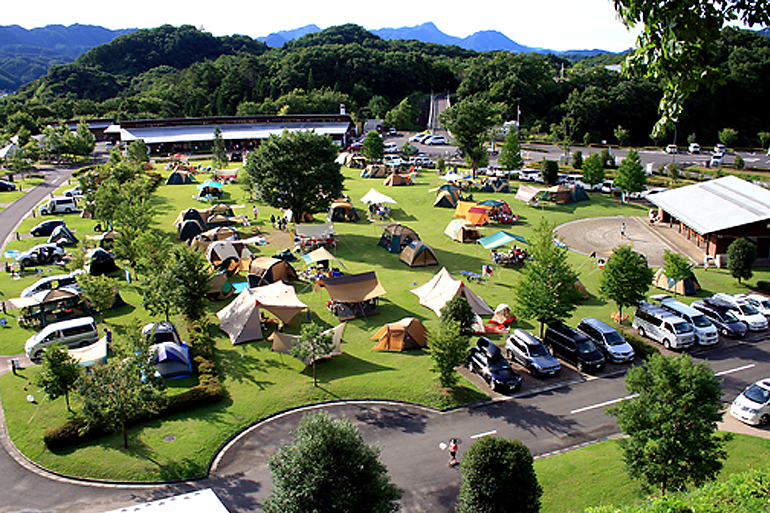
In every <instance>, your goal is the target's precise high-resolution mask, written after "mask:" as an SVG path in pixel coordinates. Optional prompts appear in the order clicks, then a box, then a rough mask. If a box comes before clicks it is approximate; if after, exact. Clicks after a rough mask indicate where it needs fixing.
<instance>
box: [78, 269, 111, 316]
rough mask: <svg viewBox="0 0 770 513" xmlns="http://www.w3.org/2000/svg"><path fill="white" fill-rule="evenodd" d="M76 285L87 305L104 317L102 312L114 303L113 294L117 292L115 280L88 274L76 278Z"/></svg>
mask: <svg viewBox="0 0 770 513" xmlns="http://www.w3.org/2000/svg"><path fill="white" fill-rule="evenodd" d="M76 279H77V281H78V285H79V286H80V288H81V289H82V290H83V296H84V297H85V298H86V301H88V304H89V305H90V306H91V308H93V309H94V310H96V311H97V312H99V313H100V314H102V316H104V312H106V311H107V310H109V308H110V307H111V306H112V304H113V303H114V302H115V293H116V292H117V287H118V280H117V278H110V277H109V276H105V275H101V276H91V275H90V274H88V273H83V274H79V275H78V276H77V278H76Z"/></svg>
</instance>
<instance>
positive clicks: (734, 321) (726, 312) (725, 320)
mask: <svg viewBox="0 0 770 513" xmlns="http://www.w3.org/2000/svg"><path fill="white" fill-rule="evenodd" d="M690 306H692V307H693V308H695V309H696V310H698V311H699V312H703V315H705V316H706V317H708V320H710V321H711V322H713V323H714V326H716V327H717V329H718V330H719V333H721V334H722V335H723V336H725V337H744V336H746V332H748V331H749V329H748V328H747V327H746V324H745V323H742V322H741V321H739V320H738V318H737V317H736V316H735V314H734V313H732V312H731V311H730V309H729V308H726V307H724V306H721V305H718V304H716V303H712V302H711V301H709V300H708V298H706V299H705V300H703V301H701V300H698V301H693V302H692V305H690Z"/></svg>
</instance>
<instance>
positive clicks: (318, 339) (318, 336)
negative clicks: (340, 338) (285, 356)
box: [291, 322, 334, 387]
mask: <svg viewBox="0 0 770 513" xmlns="http://www.w3.org/2000/svg"><path fill="white" fill-rule="evenodd" d="M333 349H334V337H333V335H332V333H331V332H327V333H324V329H323V328H322V327H321V326H319V325H318V324H316V323H314V322H311V323H310V324H303V325H302V329H301V330H300V333H299V338H298V339H297V342H296V343H295V344H294V345H293V346H292V348H291V355H292V356H293V357H294V358H297V359H299V360H301V361H303V362H310V363H309V364H308V363H305V366H306V367H305V368H307V366H308V365H311V366H312V367H313V386H316V387H317V386H318V378H317V377H316V369H315V364H316V361H318V359H319V358H320V357H322V356H326V355H328V354H330V353H331V352H332V350H333Z"/></svg>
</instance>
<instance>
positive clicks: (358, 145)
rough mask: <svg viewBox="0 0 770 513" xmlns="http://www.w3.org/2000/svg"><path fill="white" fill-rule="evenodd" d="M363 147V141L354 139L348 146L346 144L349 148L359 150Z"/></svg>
mask: <svg viewBox="0 0 770 513" xmlns="http://www.w3.org/2000/svg"><path fill="white" fill-rule="evenodd" d="M363 147H364V143H362V142H359V141H354V142H353V143H352V144H351V145H350V146H348V149H349V150H360V149H361V148H363Z"/></svg>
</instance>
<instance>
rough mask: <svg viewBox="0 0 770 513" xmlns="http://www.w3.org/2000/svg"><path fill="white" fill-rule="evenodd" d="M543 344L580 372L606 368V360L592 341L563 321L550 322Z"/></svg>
mask: <svg viewBox="0 0 770 513" xmlns="http://www.w3.org/2000/svg"><path fill="white" fill-rule="evenodd" d="M543 342H545V344H546V345H547V346H550V347H551V349H552V350H553V352H554V354H557V355H559V356H561V357H562V358H563V359H565V360H567V361H568V362H570V363H572V364H573V365H575V367H577V370H578V372H583V371H586V370H588V371H598V370H601V368H602V367H604V363H605V361H606V360H605V359H604V356H603V355H602V353H601V352H600V351H599V350H598V349H596V346H595V345H594V343H593V342H592V341H591V339H590V338H588V337H587V336H586V335H584V334H583V333H581V332H579V331H577V330H575V329H574V328H571V327H570V326H567V325H566V324H564V323H563V322H561V321H550V322H548V328H546V330H545V337H544V339H543Z"/></svg>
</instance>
